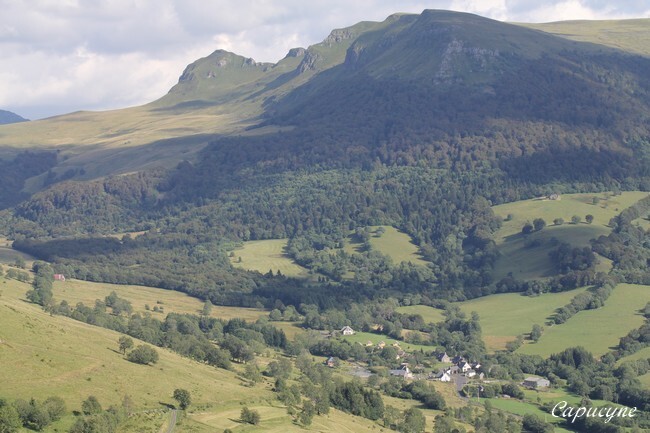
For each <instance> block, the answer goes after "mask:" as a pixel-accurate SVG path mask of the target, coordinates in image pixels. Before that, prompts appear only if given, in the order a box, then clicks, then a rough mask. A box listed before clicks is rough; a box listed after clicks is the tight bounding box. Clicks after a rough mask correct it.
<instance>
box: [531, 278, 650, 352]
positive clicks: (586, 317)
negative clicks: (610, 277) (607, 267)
mask: <svg viewBox="0 0 650 433" xmlns="http://www.w3.org/2000/svg"><path fill="white" fill-rule="evenodd" d="M648 301H650V286H642V285H637V284H619V285H618V286H616V288H615V289H614V291H613V292H612V294H611V295H610V297H609V299H607V301H606V302H605V305H604V306H603V307H601V308H598V309H596V310H584V311H580V312H578V313H577V314H576V315H575V316H573V317H571V318H570V319H569V320H567V321H566V322H565V323H563V324H561V325H555V326H551V327H549V328H547V329H546V330H545V331H544V334H543V335H542V337H541V338H540V339H539V341H538V342H537V343H529V344H524V345H523V346H522V347H521V348H520V349H519V352H520V353H524V354H529V355H541V356H544V357H546V356H549V355H550V354H552V353H558V352H561V351H562V350H564V349H566V348H568V347H572V346H583V347H585V348H586V349H587V350H589V351H591V352H592V353H593V354H594V355H596V356H600V355H603V354H604V353H606V352H608V351H609V350H611V349H612V348H613V347H615V346H616V345H617V344H618V341H619V339H620V338H621V337H623V336H624V335H626V334H627V333H628V332H629V331H631V330H632V329H635V328H638V327H639V326H641V325H642V324H643V321H644V319H643V316H642V315H641V314H640V313H639V310H640V309H641V308H643V306H644V305H645V304H646V303H647V302H648Z"/></svg>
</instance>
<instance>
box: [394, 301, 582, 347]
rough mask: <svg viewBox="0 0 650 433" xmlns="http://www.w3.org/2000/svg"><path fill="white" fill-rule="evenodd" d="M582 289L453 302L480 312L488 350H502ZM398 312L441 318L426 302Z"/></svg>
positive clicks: (427, 318) (467, 311) (467, 310)
mask: <svg viewBox="0 0 650 433" xmlns="http://www.w3.org/2000/svg"><path fill="white" fill-rule="evenodd" d="M582 290H585V289H584V288H581V289H576V290H571V291H568V292H562V293H544V294H541V295H539V296H535V297H530V296H524V295H522V294H520V293H504V294H496V295H490V296H485V297H482V298H476V299H471V300H469V301H464V302H458V303H457V304H456V305H458V306H459V307H460V309H461V310H462V311H463V312H464V313H465V314H467V315H470V314H471V313H472V312H473V311H476V312H477V313H478V315H479V320H480V323H481V329H482V332H483V341H484V342H485V344H486V346H487V348H488V350H489V351H495V350H502V349H505V346H506V343H507V342H508V341H511V340H514V339H515V338H516V337H517V335H520V334H525V333H528V332H530V330H531V328H532V327H533V325H534V324H538V325H542V326H543V325H544V323H546V321H547V320H548V319H549V317H550V316H552V314H553V312H554V311H555V309H557V308H559V307H561V306H563V305H565V304H567V303H568V302H569V301H570V300H571V298H573V297H574V296H575V295H576V294H578V293H580V291H582ZM397 312H399V313H404V314H420V315H421V316H422V318H423V319H424V321H425V322H427V323H429V322H433V323H436V322H440V321H443V320H444V315H443V314H442V310H440V309H438V308H433V307H429V306H426V305H411V306H408V307H399V308H397Z"/></svg>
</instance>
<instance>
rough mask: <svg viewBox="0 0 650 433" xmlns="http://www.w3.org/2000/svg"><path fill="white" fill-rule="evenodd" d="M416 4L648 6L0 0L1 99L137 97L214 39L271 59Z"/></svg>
mask: <svg viewBox="0 0 650 433" xmlns="http://www.w3.org/2000/svg"><path fill="white" fill-rule="evenodd" d="M423 9H452V10H458V11H466V12H472V13H477V14H480V15H483V16H487V17H490V18H494V19H499V20H509V21H535V22H542V21H556V20H564V19H601V18H626V17H633V16H640V17H644V16H648V15H649V14H650V12H649V11H648V10H647V3H646V2H645V0H629V1H626V2H619V1H615V0H549V1H544V2H540V1H539V0H401V1H399V0H355V1H354V2H350V1H346V0H310V1H304V0H283V1H280V0H210V1H208V0H66V1H61V0H30V1H27V0H0V10H1V11H2V14H0V108H2V109H9V110H12V111H16V112H18V113H19V114H21V115H24V116H27V117H31V118H37V117H42V116H46V115H54V114H60V113H63V112H67V111H72V110H77V109H108V108H117V107H121V106H126V105H135V104H142V103H145V102H149V101H151V100H153V99H156V98H158V97H160V96H162V95H164V94H165V93H166V92H167V90H168V89H169V88H170V87H171V86H172V85H173V84H175V82H176V80H177V78H178V76H179V75H180V74H181V72H182V71H183V69H184V67H185V66H186V65H187V64H188V63H190V62H192V61H194V60H196V59H198V58H199V57H204V56H207V55H209V54H210V53H211V52H212V51H214V50H215V49H218V48H221V49H226V50H229V51H233V52H236V53H238V54H241V55H244V56H247V57H252V58H254V59H255V60H257V61H269V62H275V61H277V60H279V59H280V58H282V57H283V56H284V55H285V54H286V52H287V51H288V50H289V49H290V48H293V47H296V46H303V47H305V46H308V45H311V44H314V43H317V42H319V41H321V40H322V39H324V38H325V37H326V36H327V34H328V33H329V31H331V30H332V29H334V28H341V27H346V26H349V25H352V24H355V23H356V22H358V21H361V20H375V21H380V20H383V19H385V18H386V17H387V16H388V15H390V14H392V13H395V12H412V13H420V12H421V11H422V10H423Z"/></svg>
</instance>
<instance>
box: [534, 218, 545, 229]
mask: <svg viewBox="0 0 650 433" xmlns="http://www.w3.org/2000/svg"><path fill="white" fill-rule="evenodd" d="M533 227H534V228H535V231H536V232H538V231H540V230H541V229H543V228H544V227H546V221H544V220H543V219H542V218H535V219H534V220H533Z"/></svg>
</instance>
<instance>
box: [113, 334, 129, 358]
mask: <svg viewBox="0 0 650 433" xmlns="http://www.w3.org/2000/svg"><path fill="white" fill-rule="evenodd" d="M117 342H118V343H119V345H120V352H122V355H126V351H127V350H129V349H131V348H132V347H133V340H132V339H131V337H127V336H126V335H123V336H121V337H120V339H119V340H117Z"/></svg>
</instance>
